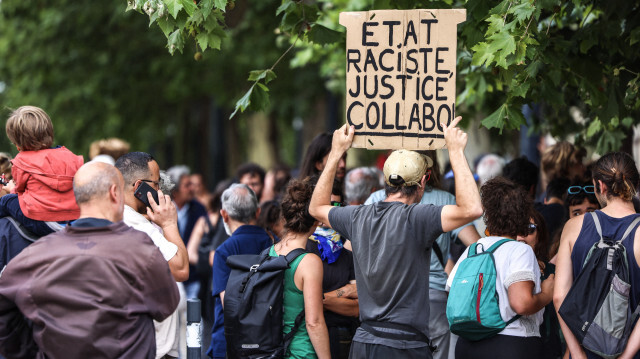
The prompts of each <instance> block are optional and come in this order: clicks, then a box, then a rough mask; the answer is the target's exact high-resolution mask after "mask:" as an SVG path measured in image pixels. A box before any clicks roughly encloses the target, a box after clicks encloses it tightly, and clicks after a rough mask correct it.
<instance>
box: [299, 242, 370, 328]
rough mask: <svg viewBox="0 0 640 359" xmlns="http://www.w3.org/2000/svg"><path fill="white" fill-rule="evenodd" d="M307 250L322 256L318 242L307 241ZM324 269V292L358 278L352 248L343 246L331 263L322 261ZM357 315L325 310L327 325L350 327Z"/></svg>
mask: <svg viewBox="0 0 640 359" xmlns="http://www.w3.org/2000/svg"><path fill="white" fill-rule="evenodd" d="M306 250H307V252H309V253H315V254H316V255H318V257H320V250H318V242H316V241H313V240H311V239H310V240H308V241H307V247H306ZM322 269H323V271H324V276H323V278H322V292H323V293H327V292H330V291H332V290H336V289H338V288H341V287H344V286H345V285H346V284H349V282H350V281H352V280H355V279H356V275H355V272H354V269H353V254H352V253H351V251H350V250H348V249H345V248H342V250H341V251H340V256H338V259H337V260H336V261H335V262H333V263H331V264H329V263H327V261H322ZM356 319H357V318H355V317H346V316H343V315H340V314H336V313H334V312H332V311H330V310H327V311H325V312H324V320H325V322H326V323H327V327H332V326H345V327H350V326H351V325H353V324H354V323H356Z"/></svg>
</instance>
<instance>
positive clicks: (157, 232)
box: [122, 204, 179, 359]
mask: <svg viewBox="0 0 640 359" xmlns="http://www.w3.org/2000/svg"><path fill="white" fill-rule="evenodd" d="M122 217H123V218H122V220H123V221H124V223H125V224H126V225H128V226H129V227H131V228H133V229H137V230H139V231H141V232H144V233H146V234H147V235H148V236H149V237H151V240H152V241H153V243H154V244H155V245H156V247H158V249H159V250H160V253H162V256H163V257H164V259H165V260H166V261H169V260H170V259H171V258H173V256H175V255H176V253H178V246H176V245H175V244H173V243H171V242H169V241H168V240H167V239H166V238H165V237H164V233H162V229H161V228H160V227H159V226H158V225H156V224H155V223H152V222H151V221H149V220H148V219H146V218H144V216H143V215H141V214H140V213H138V212H136V211H135V210H134V209H133V208H131V207H129V206H127V205H126V204H125V205H124V214H123V216H122ZM178 324H179V314H178V310H177V309H176V310H175V311H174V312H173V314H171V315H170V316H168V317H167V318H166V319H165V320H163V321H161V322H158V321H155V320H154V321H153V325H154V327H155V329H156V359H159V358H162V357H164V356H165V355H167V354H169V355H171V356H174V357H178V355H179V352H178V344H179V336H178Z"/></svg>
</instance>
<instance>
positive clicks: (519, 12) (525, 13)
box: [509, 1, 536, 25]
mask: <svg viewBox="0 0 640 359" xmlns="http://www.w3.org/2000/svg"><path fill="white" fill-rule="evenodd" d="M535 10H536V7H535V6H534V5H533V4H532V3H530V2H528V1H525V2H523V3H522V4H520V5H516V6H512V7H511V9H510V10H509V12H510V13H512V14H514V15H515V16H516V21H518V22H519V23H520V24H521V25H522V24H524V23H525V21H527V20H529V18H530V17H531V16H532V15H533V12H534V11H535Z"/></svg>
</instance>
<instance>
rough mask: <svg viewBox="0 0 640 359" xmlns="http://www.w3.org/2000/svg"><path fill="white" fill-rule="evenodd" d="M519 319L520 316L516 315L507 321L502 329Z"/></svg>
mask: <svg viewBox="0 0 640 359" xmlns="http://www.w3.org/2000/svg"><path fill="white" fill-rule="evenodd" d="M520 317H522V316H521V315H520V314H516V315H514V316H513V318H511V319H509V321H508V322H507V323H506V324H505V325H504V327H505V328H506V327H508V326H509V324H511V323H513V322H515V321H516V320H518V319H520Z"/></svg>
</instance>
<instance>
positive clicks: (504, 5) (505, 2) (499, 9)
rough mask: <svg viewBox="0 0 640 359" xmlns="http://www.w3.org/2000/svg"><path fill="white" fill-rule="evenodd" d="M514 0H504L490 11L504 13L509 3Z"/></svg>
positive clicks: (490, 12)
mask: <svg viewBox="0 0 640 359" xmlns="http://www.w3.org/2000/svg"><path fill="white" fill-rule="evenodd" d="M511 2H512V0H502V2H500V4H498V5H497V6H496V7H494V8H493V9H491V10H490V11H489V14H504V13H505V12H506V11H507V9H508V8H509V4H510V3H511Z"/></svg>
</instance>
